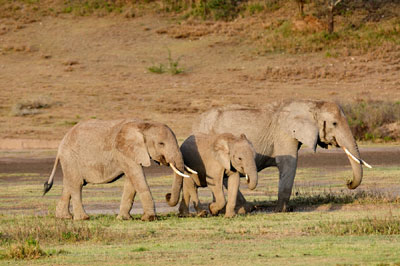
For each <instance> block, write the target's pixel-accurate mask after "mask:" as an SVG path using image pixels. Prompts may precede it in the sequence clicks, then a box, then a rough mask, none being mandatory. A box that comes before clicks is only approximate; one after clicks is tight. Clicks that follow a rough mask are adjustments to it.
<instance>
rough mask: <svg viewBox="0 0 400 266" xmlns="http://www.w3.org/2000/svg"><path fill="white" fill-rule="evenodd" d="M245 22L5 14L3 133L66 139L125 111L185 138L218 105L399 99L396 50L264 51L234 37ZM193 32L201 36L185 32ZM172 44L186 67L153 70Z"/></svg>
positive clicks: (0, 66) (0, 79)
mask: <svg viewBox="0 0 400 266" xmlns="http://www.w3.org/2000/svg"><path fill="white" fill-rule="evenodd" d="M250 22H251V21H250ZM256 22H257V21H256ZM256 22H254V23H255V24H257V23H258V24H260V22H259V21H258V22H257V23H256ZM235 23H236V24H235ZM240 23H241V22H240V21H239V22H233V24H232V23H231V24H229V23H224V22H207V24H204V23H203V24H201V23H200V24H193V25H191V24H188V25H183V26H182V27H178V28H177V27H176V25H177V23H176V22H174V21H173V20H172V19H170V18H168V17H162V16H142V17H137V18H133V19H125V18H122V17H112V16H111V17H103V18H96V17H79V18H76V17H73V16H64V15H59V16H58V17H42V18H39V19H36V20H27V21H13V20H10V19H1V20H0V25H2V32H1V35H0V92H1V93H0V125H1V126H0V139H35V140H37V139H39V140H60V139H61V137H62V136H63V134H64V133H65V132H66V131H67V130H68V129H69V128H70V127H71V126H72V125H73V124H75V123H76V122H78V121H80V120H85V119H90V118H97V119H111V118H122V117H140V118H142V119H145V120H154V121H160V122H164V123H167V124H168V125H169V126H170V127H171V128H172V129H173V130H174V131H175V132H176V134H177V136H178V138H180V139H184V138H185V137H186V136H187V135H188V134H189V133H190V128H191V124H192V121H193V120H194V119H195V118H196V117H197V115H198V114H199V113H201V112H203V111H205V110H207V109H209V108H210V107H213V106H221V105H225V104H243V105H246V106H258V105H261V104H263V103H266V102H270V101H275V100H281V99H292V98H307V99H326V100H337V101H342V102H343V101H356V100H360V99H374V100H390V101H393V100H396V99H397V100H399V99H400V75H399V71H400V61H399V60H400V56H399V51H390V50H389V51H388V50H387V49H385V47H382V49H381V50H379V49H378V51H376V52H374V53H368V54H364V55H360V56H355V55H349V56H340V57H339V58H334V57H330V58H327V57H326V56H324V54H323V53H313V54H301V55H291V54H268V55H260V54H259V49H260V46H259V44H257V45H258V46H257V45H255V44H254V45H252V43H251V42H250V41H247V42H243V41H240V40H239V38H242V37H240V34H238V37H237V38H235V36H236V35H237V34H236V33H240V32H243V31H245V30H247V29H248V28H249V27H241V26H240ZM258 24H257V25H258ZM260 25H261V24H260ZM241 28H243V29H242V31H240V29H241ZM171 29H172V33H171ZM205 29H219V30H218V31H213V30H209V31H205ZM230 30H236V31H233V32H231V31H230ZM187 32H189V33H188V34H194V33H197V35H196V38H186V37H185V36H180V35H179V34H178V33H182V34H184V33H185V34H186V33H187ZM168 50H169V51H170V52H171V56H172V59H173V60H174V61H177V60H178V59H179V67H182V68H183V69H184V73H182V74H179V75H171V74H168V73H165V74H154V73H150V72H149V71H148V67H150V66H154V65H159V64H160V63H163V64H168V60H167V58H168ZM35 100H39V101H41V102H44V103H45V104H44V105H45V106H44V108H41V109H39V112H38V113H36V114H33V115H25V116H18V115H16V114H15V110H14V109H15V107H16V106H17V105H18V104H22V103H24V102H27V101H35Z"/></svg>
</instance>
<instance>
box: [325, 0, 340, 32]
mask: <svg viewBox="0 0 400 266" xmlns="http://www.w3.org/2000/svg"><path fill="white" fill-rule="evenodd" d="M341 1H342V0H329V1H328V9H329V14H328V32H329V33H332V32H333V30H334V23H335V21H334V19H333V11H334V9H335V6H337V5H338V4H339V3H340V2H341Z"/></svg>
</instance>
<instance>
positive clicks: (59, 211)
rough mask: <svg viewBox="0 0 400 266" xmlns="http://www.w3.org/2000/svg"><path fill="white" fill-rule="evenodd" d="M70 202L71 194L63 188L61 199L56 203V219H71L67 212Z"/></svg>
mask: <svg viewBox="0 0 400 266" xmlns="http://www.w3.org/2000/svg"><path fill="white" fill-rule="evenodd" d="M70 200H71V193H70V192H69V189H68V188H66V187H65V186H64V187H63V189H62V194H61V199H60V200H59V201H58V203H57V207H56V217H57V218H60V219H72V215H71V213H70V211H69V204H70Z"/></svg>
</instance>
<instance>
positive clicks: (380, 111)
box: [341, 100, 400, 141]
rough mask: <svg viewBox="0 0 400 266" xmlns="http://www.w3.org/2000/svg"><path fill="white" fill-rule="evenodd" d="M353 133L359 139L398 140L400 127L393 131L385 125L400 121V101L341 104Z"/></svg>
mask: <svg viewBox="0 0 400 266" xmlns="http://www.w3.org/2000/svg"><path fill="white" fill-rule="evenodd" d="M341 106H342V108H343V111H344V113H345V114H346V116H347V119H348V122H349V125H350V128H351V130H352V132H353V135H354V137H355V138H356V139H358V140H376V139H383V140H386V141H390V140H398V139H399V136H400V132H397V131H398V130H400V127H399V128H398V129H397V130H395V129H393V130H392V131H393V132H389V131H387V130H386V131H385V130H384V128H385V126H387V125H389V124H392V123H399V122H400V102H399V101H397V102H383V101H371V100H369V101H359V102H355V103H345V104H341Z"/></svg>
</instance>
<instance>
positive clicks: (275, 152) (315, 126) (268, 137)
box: [192, 100, 371, 212]
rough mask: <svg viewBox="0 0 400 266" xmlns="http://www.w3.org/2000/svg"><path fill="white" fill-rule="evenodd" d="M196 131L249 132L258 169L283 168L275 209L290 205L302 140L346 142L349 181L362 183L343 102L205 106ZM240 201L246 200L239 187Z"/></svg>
mask: <svg viewBox="0 0 400 266" xmlns="http://www.w3.org/2000/svg"><path fill="white" fill-rule="evenodd" d="M192 130H193V132H195V133H209V132H214V133H222V132H230V133H232V134H234V135H238V134H241V133H244V134H246V136H247V137H248V139H249V140H250V141H251V142H252V143H253V146H254V148H255V150H256V165H257V170H258V171H261V170H262V169H264V168H267V167H270V166H275V167H277V168H278V170H279V188H278V203H277V206H276V211H278V212H282V211H287V210H288V209H287V208H288V202H289V199H290V195H291V193H292V188H293V183H294V177H295V175H296V168H297V159H298V150H299V149H300V147H301V145H302V144H305V145H306V146H308V147H310V148H311V149H313V150H314V152H315V151H316V148H317V145H319V146H320V147H322V148H328V147H329V146H333V147H341V148H343V150H344V151H345V152H346V154H347V156H348V158H349V161H350V164H351V166H352V170H353V179H352V180H348V182H347V187H348V188H349V189H355V188H357V187H358V186H359V185H360V184H361V180H362V177H363V169H362V165H365V166H367V167H371V166H370V165H368V164H367V163H366V162H365V161H363V160H362V159H361V157H360V152H359V150H358V146H357V143H356V141H355V139H354V137H353V135H352V132H351V130H350V127H349V125H348V123H347V119H346V116H345V114H344V112H343V110H342V109H341V108H340V106H339V105H338V104H336V103H334V102H328V101H312V100H295V101H281V102H276V103H272V104H265V105H264V106H262V107H259V108H248V107H243V106H227V107H221V108H214V109H211V110H209V111H206V112H204V113H203V114H201V115H200V118H199V119H198V120H196V122H194V124H193V128H192ZM237 200H238V202H246V200H245V198H244V197H243V195H242V194H241V192H240V191H239V192H238V198H237Z"/></svg>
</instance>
